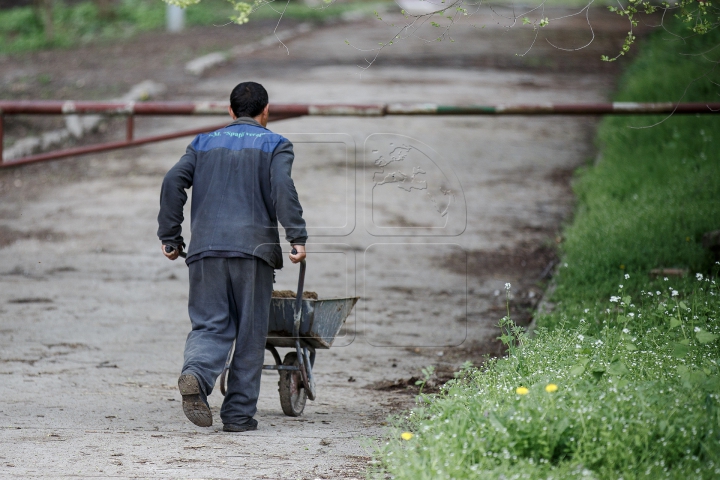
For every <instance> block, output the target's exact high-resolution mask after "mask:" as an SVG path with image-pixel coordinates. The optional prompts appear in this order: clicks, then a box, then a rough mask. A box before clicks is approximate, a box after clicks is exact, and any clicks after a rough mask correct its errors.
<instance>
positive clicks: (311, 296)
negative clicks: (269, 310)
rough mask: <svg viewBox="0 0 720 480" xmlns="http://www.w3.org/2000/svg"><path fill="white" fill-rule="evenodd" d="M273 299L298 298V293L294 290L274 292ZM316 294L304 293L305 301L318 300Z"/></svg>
mask: <svg viewBox="0 0 720 480" xmlns="http://www.w3.org/2000/svg"><path fill="white" fill-rule="evenodd" d="M272 298H297V293H296V292H293V291H292V290H273V292H272ZM317 299H318V294H317V293H315V292H303V300H317Z"/></svg>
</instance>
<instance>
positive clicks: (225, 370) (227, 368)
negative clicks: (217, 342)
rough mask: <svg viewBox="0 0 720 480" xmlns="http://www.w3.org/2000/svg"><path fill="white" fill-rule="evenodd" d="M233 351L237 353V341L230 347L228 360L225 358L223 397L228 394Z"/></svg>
mask: <svg viewBox="0 0 720 480" xmlns="http://www.w3.org/2000/svg"><path fill="white" fill-rule="evenodd" d="M233 353H235V342H233V344H232V348H230V351H229V352H228V356H227V360H225V368H223V371H222V373H221V374H220V393H222V396H223V397H224V396H225V395H226V394H227V380H228V378H227V377H228V374H229V373H230V364H231V363H232V357H233ZM276 353H277V352H276Z"/></svg>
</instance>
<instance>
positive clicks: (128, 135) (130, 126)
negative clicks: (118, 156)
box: [125, 115, 135, 142]
mask: <svg viewBox="0 0 720 480" xmlns="http://www.w3.org/2000/svg"><path fill="white" fill-rule="evenodd" d="M134 130H135V117H134V116H133V115H128V117H127V126H126V129H125V140H127V141H128V142H131V141H132V139H133V135H134Z"/></svg>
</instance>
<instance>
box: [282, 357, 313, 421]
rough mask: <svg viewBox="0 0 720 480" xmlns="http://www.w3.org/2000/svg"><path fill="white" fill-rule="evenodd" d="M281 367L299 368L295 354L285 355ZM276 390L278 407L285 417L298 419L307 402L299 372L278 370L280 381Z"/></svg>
mask: <svg viewBox="0 0 720 480" xmlns="http://www.w3.org/2000/svg"><path fill="white" fill-rule="evenodd" d="M283 365H292V366H295V367H299V366H300V362H299V361H298V358H297V354H296V353H295V352H290V353H288V354H287V355H285V359H284V360H283ZM278 386H279V388H278V390H279V391H280V405H281V406H282V411H283V413H284V414H285V415H287V416H289V417H299V416H300V415H302V413H303V410H304V409H305V402H306V401H307V392H306V391H305V388H304V387H303V380H302V374H301V373H300V371H299V370H280V381H279V382H278Z"/></svg>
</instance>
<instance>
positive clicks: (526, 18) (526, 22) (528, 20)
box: [523, 17, 531, 25]
mask: <svg viewBox="0 0 720 480" xmlns="http://www.w3.org/2000/svg"><path fill="white" fill-rule="evenodd" d="M530 23H531V22H530V19H529V18H528V17H523V25H530Z"/></svg>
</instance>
